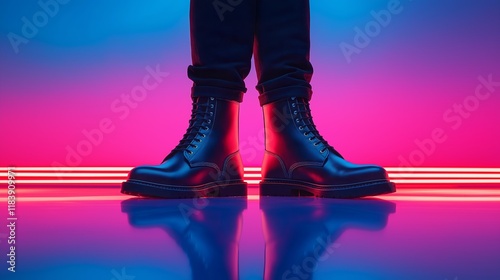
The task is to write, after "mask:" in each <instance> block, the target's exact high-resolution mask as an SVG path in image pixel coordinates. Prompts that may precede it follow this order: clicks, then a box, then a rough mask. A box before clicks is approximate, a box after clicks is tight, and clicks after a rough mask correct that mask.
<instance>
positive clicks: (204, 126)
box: [173, 97, 215, 154]
mask: <svg viewBox="0 0 500 280" xmlns="http://www.w3.org/2000/svg"><path fill="white" fill-rule="evenodd" d="M214 100H215V98H213V97H209V98H206V97H196V99H194V100H193V107H192V109H191V118H190V120H189V126H188V128H187V130H186V133H184V136H183V137H182V139H181V141H180V142H179V144H178V145H177V146H176V147H175V148H174V149H173V150H174V151H184V150H187V152H188V153H189V154H192V153H193V151H192V149H196V148H198V144H197V143H201V142H202V141H203V138H205V137H206V135H207V133H208V131H209V129H210V127H209V126H210V124H211V123H212V117H213V115H214V107H215V104H214Z"/></svg>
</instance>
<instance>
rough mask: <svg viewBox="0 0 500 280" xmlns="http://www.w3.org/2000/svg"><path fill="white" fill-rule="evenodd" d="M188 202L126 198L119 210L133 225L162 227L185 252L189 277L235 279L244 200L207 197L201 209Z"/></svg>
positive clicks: (236, 276)
mask: <svg viewBox="0 0 500 280" xmlns="http://www.w3.org/2000/svg"><path fill="white" fill-rule="evenodd" d="M191 203H192V200H185V201H181V202H180V201H179V200H177V201H175V202H174V201H170V200H148V199H146V200H145V199H129V200H126V201H123V202H122V212H124V213H127V214H128V220H129V223H130V224H131V225H132V226H133V227H138V228H153V227H159V228H162V229H164V230H165V231H166V232H167V233H168V234H169V235H170V236H171V237H172V239H174V240H175V241H176V242H177V243H178V244H179V247H181V248H182V250H184V252H185V253H186V255H187V257H188V259H189V263H190V266H191V271H192V279H209V280H210V279H217V280H219V279H221V280H223V279H238V241H239V238H240V230H241V225H242V212H243V210H244V209H245V208H246V199H243V198H241V199H240V198H237V199H231V200H227V199H211V200H207V201H206V203H207V204H206V205H205V207H204V208H203V209H201V210H198V209H196V207H195V206H194V205H192V204H191ZM190 204H191V205H190ZM159 249H160V248H159ZM160 250H161V249H160Z"/></svg>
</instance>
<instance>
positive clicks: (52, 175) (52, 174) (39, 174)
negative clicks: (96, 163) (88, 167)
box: [15, 172, 128, 178]
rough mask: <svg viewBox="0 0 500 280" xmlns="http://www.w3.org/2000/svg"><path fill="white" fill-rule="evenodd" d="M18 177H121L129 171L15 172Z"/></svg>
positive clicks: (125, 176) (124, 176)
mask: <svg viewBox="0 0 500 280" xmlns="http://www.w3.org/2000/svg"><path fill="white" fill-rule="evenodd" d="M15 174H16V178H29V177H35V178H36V177H75V178H78V177H119V178H127V175H128V173H104V172H101V173H91V172H89V173H81V172H80V173H74V172H72V173H56V172H44V173H41V172H38V173H32V172H26V173H25V172H15Z"/></svg>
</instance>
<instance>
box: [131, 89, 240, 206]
mask: <svg viewBox="0 0 500 280" xmlns="http://www.w3.org/2000/svg"><path fill="white" fill-rule="evenodd" d="M238 114H239V103H238V102H236V101H228V100H223V99H218V98H214V97H195V98H193V109H192V113H191V120H190V121H189V127H188V129H187V132H186V133H185V134H184V137H183V138H182V140H181V141H180V142H179V144H178V145H177V147H175V149H173V150H172V152H170V154H169V155H168V156H167V157H166V158H165V159H164V160H163V162H162V163H161V164H160V165H145V166H139V167H136V168H134V169H132V170H131V171H130V173H129V176H128V180H127V181H126V182H123V184H122V193H125V194H131V195H141V196H153V197H165V198H191V197H211V196H213V197H215V196H245V195H246V183H245V182H243V163H242V161H241V156H240V153H239V150H238Z"/></svg>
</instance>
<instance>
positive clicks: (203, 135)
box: [200, 134, 207, 142]
mask: <svg viewBox="0 0 500 280" xmlns="http://www.w3.org/2000/svg"><path fill="white" fill-rule="evenodd" d="M201 137H203V138H205V137H207V136H206V135H205V134H202V135H201ZM200 142H201V140H200Z"/></svg>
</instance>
